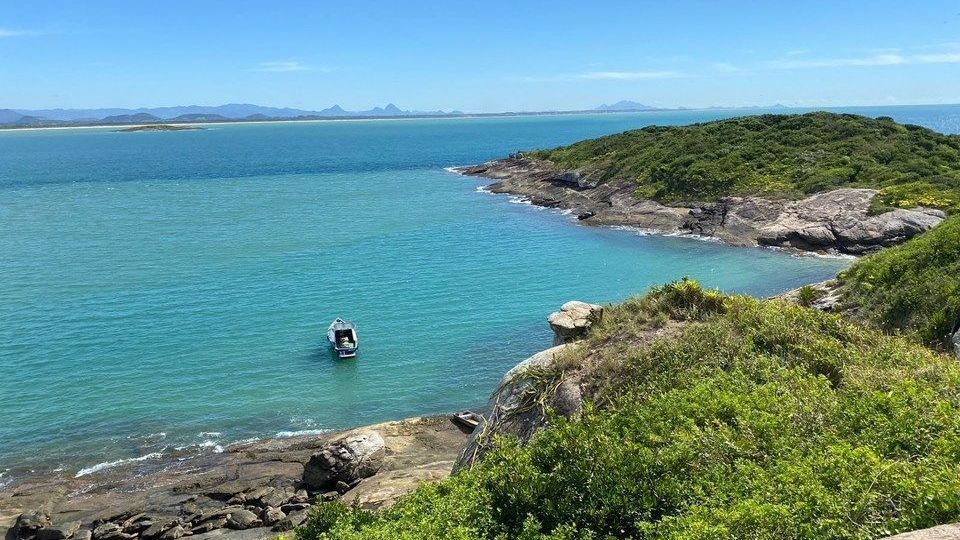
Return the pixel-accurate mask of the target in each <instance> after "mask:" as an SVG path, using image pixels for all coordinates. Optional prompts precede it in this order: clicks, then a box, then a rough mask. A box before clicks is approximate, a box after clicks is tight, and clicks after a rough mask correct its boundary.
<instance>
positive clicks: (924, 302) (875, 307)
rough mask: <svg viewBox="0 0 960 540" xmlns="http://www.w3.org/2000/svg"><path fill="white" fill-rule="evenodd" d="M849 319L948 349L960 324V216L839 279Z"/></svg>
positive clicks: (870, 259)
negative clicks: (898, 332)
mask: <svg viewBox="0 0 960 540" xmlns="http://www.w3.org/2000/svg"><path fill="white" fill-rule="evenodd" d="M839 281H840V284H841V286H842V287H843V294H844V296H843V298H844V309H845V311H847V312H848V314H849V316H851V317H853V318H854V319H857V320H860V321H862V322H865V323H868V324H873V325H876V326H878V327H880V328H882V329H884V330H886V331H901V332H903V333H904V334H906V335H907V336H908V337H910V338H911V339H914V340H916V341H918V342H920V343H922V344H924V345H929V346H933V347H936V348H948V347H950V343H949V334H951V333H952V332H953V331H954V329H955V328H956V325H957V324H958V323H960V216H957V217H951V218H948V219H947V220H946V221H944V222H943V223H941V224H940V225H939V226H937V227H936V228H934V229H932V230H930V231H928V232H926V233H924V234H922V235H920V236H918V237H916V238H914V239H912V240H910V241H909V242H907V243H905V244H903V245H900V246H897V247H892V248H887V249H884V250H882V251H880V252H878V253H876V254H874V255H870V256H869V257H865V258H863V259H860V260H859V261H857V262H856V263H854V264H853V266H851V267H850V269H849V270H847V271H846V272H843V273H842V274H840V276H839Z"/></svg>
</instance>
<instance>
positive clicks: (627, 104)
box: [594, 100, 656, 111]
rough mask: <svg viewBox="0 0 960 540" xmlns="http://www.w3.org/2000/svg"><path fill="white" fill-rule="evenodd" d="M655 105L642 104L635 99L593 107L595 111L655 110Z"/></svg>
mask: <svg viewBox="0 0 960 540" xmlns="http://www.w3.org/2000/svg"><path fill="white" fill-rule="evenodd" d="M655 109H656V107H651V106H650V105H644V104H643V103H638V102H636V101H629V100H621V101H618V102H616V103H614V104H613V105H601V106H599V107H597V108H596V109H594V110H595V111H651V110H655Z"/></svg>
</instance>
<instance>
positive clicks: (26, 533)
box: [13, 510, 50, 538]
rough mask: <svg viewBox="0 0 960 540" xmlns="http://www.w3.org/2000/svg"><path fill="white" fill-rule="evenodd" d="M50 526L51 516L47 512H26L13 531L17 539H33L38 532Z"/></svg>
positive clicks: (19, 518)
mask: <svg viewBox="0 0 960 540" xmlns="http://www.w3.org/2000/svg"><path fill="white" fill-rule="evenodd" d="M49 525H50V515H49V514H47V513H46V512H44V511H42V510H37V511H35V512H24V513H22V514H20V517H18V518H17V522H16V524H15V525H14V526H13V531H14V534H15V535H16V537H17V538H31V537H33V536H34V535H36V534H37V531H39V530H40V529H42V528H43V527H47V526H49Z"/></svg>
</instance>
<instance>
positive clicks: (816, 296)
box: [773, 279, 842, 312]
mask: <svg viewBox="0 0 960 540" xmlns="http://www.w3.org/2000/svg"><path fill="white" fill-rule="evenodd" d="M804 287H806V288H809V293H812V295H813V296H812V298H809V299H805V298H803V295H804V293H803V292H802V291H803V289H804ZM804 287H799V288H797V289H793V290H790V291H787V292H785V293H783V294H780V295H777V296H774V297H773V298H774V299H777V300H784V301H787V302H790V303H792V304H797V305H803V306H806V307H811V308H814V309H819V310H820V311H826V312H835V311H838V310H839V309H840V302H841V300H842V292H841V290H840V283H839V282H838V281H837V280H835V279H828V280H826V281H821V282H820V283H811V284H810V285H805V286H804ZM809 293H807V294H809Z"/></svg>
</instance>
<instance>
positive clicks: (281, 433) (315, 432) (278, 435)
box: [274, 429, 330, 439]
mask: <svg viewBox="0 0 960 540" xmlns="http://www.w3.org/2000/svg"><path fill="white" fill-rule="evenodd" d="M324 433H330V430H329V429H302V430H300V431H278V432H277V433H276V434H275V435H274V438H277V439H286V438H288V437H303V436H306V435H323V434H324Z"/></svg>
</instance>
